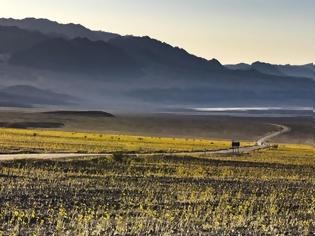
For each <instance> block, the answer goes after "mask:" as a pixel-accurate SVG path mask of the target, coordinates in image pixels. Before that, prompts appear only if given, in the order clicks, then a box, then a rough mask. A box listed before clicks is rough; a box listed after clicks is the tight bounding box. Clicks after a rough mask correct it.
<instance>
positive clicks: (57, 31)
mask: <svg viewBox="0 0 315 236" xmlns="http://www.w3.org/2000/svg"><path fill="white" fill-rule="evenodd" d="M0 25H2V26H16V27H18V28H21V29H25V30H30V31H39V32H41V33H43V34H46V35H58V36H61V37H65V38H68V39H73V38H78V37H82V38H88V39H90V40H93V41H98V40H102V41H108V40H110V39H112V38H115V37H118V36H119V35H118V34H114V33H108V32H103V31H93V30H90V29H88V28H86V27H84V26H83V25H80V24H74V23H68V24H61V23H58V22H56V21H51V20H48V19H44V18H40V19H37V18H32V17H29V18H24V19H21V20H17V19H12V18H0Z"/></svg>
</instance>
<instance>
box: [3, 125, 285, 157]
mask: <svg viewBox="0 0 315 236" xmlns="http://www.w3.org/2000/svg"><path fill="white" fill-rule="evenodd" d="M271 125H273V126H276V127H279V128H281V130H279V131H275V132H272V133H268V134H266V135H265V136H263V137H261V138H260V139H259V140H257V141H256V145H254V146H248V147H241V148H239V152H240V153H248V152H252V151H255V150H259V149H264V148H269V147H270V146H272V145H271V144H268V143H267V142H268V141H269V140H270V139H272V138H274V137H276V136H279V135H281V134H284V133H287V132H290V131H291V129H290V128H289V127H287V126H284V125H279V124H271ZM234 152H235V150H233V149H231V148H230V149H224V150H215V151H204V152H176V153H169V152H165V153H146V154H126V155H128V156H154V155H175V156H185V155H190V156H194V155H210V154H231V153H234ZM112 155H113V154H78V153H48V154H47V153H45V154H0V161H12V160H25V159H31V160H53V159H65V158H76V157H109V156H112Z"/></svg>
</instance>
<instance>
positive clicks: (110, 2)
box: [0, 0, 315, 64]
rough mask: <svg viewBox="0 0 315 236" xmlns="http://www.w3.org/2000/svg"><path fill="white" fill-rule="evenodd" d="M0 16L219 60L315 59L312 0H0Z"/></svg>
mask: <svg viewBox="0 0 315 236" xmlns="http://www.w3.org/2000/svg"><path fill="white" fill-rule="evenodd" d="M0 6H1V7H0V16H1V17H13V18H24V17H30V16H32V17H41V18H49V19H52V20H56V21H59V22H62V23H68V22H74V23H81V24H83V25H85V26H87V27H89V28H92V29H101V30H104V31H110V32H116V33H120V34H133V35H149V36H151V37H154V38H157V39H160V40H162V41H165V42H168V43H170V44H172V45H175V46H179V47H183V48H185V49H186V50H188V51H189V52H191V53H193V54H196V55H199V56H203V57H205V58H208V59H211V58H217V59H219V60H220V61H221V62H222V63H237V62H253V61H257V60H261V61H268V62H272V63H281V64H284V63H292V64H304V63H308V62H315V0H0Z"/></svg>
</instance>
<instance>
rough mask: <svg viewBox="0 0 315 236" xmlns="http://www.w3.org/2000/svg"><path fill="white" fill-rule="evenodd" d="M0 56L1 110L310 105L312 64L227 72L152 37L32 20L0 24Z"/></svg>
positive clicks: (314, 74) (237, 67) (216, 63)
mask: <svg viewBox="0 0 315 236" xmlns="http://www.w3.org/2000/svg"><path fill="white" fill-rule="evenodd" d="M210 43H211V42H210ZM0 53H1V54H0V86H1V87H0V98H1V100H0V105H1V106H3V107H46V108H47V107H49V106H51V107H53V108H54V109H58V108H67V109H83V108H84V109H100V110H107V109H108V110H118V111H126V112H128V111H129V112H131V111H133V112H135V111H136V112H151V111H161V110H167V111H169V110H172V109H174V110H176V109H187V108H197V107H204V108H207V107H285V108H292V107H293V108H294V107H309V108H310V109H311V107H312V106H313V101H312V96H313V95H312V93H313V88H314V80H315V66H314V64H307V65H301V66H296V65H292V66H291V65H272V64H268V63H262V62H256V63H253V64H252V65H248V64H238V65H226V66H225V65H222V64H221V63H220V62H219V61H217V60H216V59H213V60H207V59H203V58H200V57H197V56H194V55H191V54H189V53H188V52H186V51H185V50H184V49H180V48H177V47H173V46H170V45H169V44H167V43H163V42H161V41H158V40H156V39H152V38H150V37H136V36H121V35H118V34H113V33H107V32H103V31H91V30H89V29H87V28H85V27H83V26H81V25H75V24H67V25H65V24H59V23H57V22H53V21H49V20H45V19H35V18H27V19H24V20H14V19H4V18H2V19H0Z"/></svg>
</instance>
